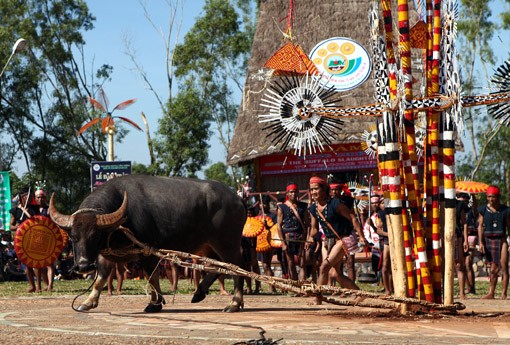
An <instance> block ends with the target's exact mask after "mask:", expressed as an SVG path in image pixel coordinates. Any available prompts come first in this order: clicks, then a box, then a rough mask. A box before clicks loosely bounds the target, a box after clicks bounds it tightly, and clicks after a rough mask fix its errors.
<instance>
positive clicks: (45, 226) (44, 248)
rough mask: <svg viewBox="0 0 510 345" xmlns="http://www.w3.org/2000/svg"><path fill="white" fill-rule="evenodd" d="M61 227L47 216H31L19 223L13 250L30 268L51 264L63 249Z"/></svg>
mask: <svg viewBox="0 0 510 345" xmlns="http://www.w3.org/2000/svg"><path fill="white" fill-rule="evenodd" d="M64 246H65V244H64V239H63V237H62V233H61V229H60V228H59V227H58V226H57V225H56V224H55V223H54V222H53V221H52V220H51V219H50V218H48V217H44V216H33V217H31V218H29V219H27V220H25V221H24V222H23V223H21V224H20V226H19V228H18V230H17V231H16V236H15V238H14V250H15V251H16V255H17V256H18V258H19V259H20V261H21V262H22V263H24V264H25V265H27V266H28V267H32V268H42V267H46V266H49V265H51V264H52V263H53V262H54V261H55V260H56V259H57V258H58V256H59V255H60V253H61V252H62V250H63V249H64Z"/></svg>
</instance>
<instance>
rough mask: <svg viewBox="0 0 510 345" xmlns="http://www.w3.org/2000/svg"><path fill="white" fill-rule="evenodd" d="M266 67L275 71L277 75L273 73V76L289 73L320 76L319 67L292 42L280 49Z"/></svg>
mask: <svg viewBox="0 0 510 345" xmlns="http://www.w3.org/2000/svg"><path fill="white" fill-rule="evenodd" d="M264 67H268V68H272V69H274V70H275V73H273V75H282V74H287V73H297V74H306V73H308V74H311V75H318V74H319V71H318V70H317V67H315V65H314V64H313V62H312V61H311V60H310V59H309V58H308V56H307V55H306V53H305V52H304V51H303V49H302V48H301V47H300V46H299V45H298V44H294V43H292V42H288V43H287V44H285V45H284V46H283V47H281V48H280V49H278V51H277V52H276V53H274V54H273V56H271V57H270V58H269V60H267V61H266V63H265V64H264Z"/></svg>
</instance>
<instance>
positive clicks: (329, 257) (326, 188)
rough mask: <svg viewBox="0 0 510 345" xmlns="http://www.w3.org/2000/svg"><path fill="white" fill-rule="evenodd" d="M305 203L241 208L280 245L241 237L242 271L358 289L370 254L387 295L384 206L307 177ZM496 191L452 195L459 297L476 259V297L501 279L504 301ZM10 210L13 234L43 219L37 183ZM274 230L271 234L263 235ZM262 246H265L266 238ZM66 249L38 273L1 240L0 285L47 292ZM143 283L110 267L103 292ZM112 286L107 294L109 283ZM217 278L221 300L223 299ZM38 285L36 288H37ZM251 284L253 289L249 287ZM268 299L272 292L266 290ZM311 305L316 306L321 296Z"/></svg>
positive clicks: (290, 194) (174, 275)
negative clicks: (481, 197)
mask: <svg viewBox="0 0 510 345" xmlns="http://www.w3.org/2000/svg"><path fill="white" fill-rule="evenodd" d="M308 190H309V196H310V200H309V202H308V203H306V202H303V201H301V200H299V197H298V196H299V195H298V194H299V186H298V185H297V184H296V183H294V182H289V183H288V184H287V186H286V191H285V200H274V199H273V200H271V198H270V197H269V196H268V195H263V196H261V197H260V200H258V201H256V202H254V203H252V204H251V206H250V207H249V208H248V217H257V218H259V219H260V220H261V221H262V223H263V224H264V227H265V228H266V230H267V232H268V233H270V234H271V236H276V237H278V238H279V239H280V240H281V241H280V243H281V245H280V246H276V247H274V248H271V249H270V250H267V249H266V250H264V251H260V252H258V251H257V238H254V237H246V236H243V238H242V243H241V250H242V254H243V259H244V260H245V264H246V267H248V268H249V269H250V270H251V271H253V272H254V273H257V274H261V273H262V274H265V275H267V276H273V275H274V274H275V272H274V271H273V266H274V262H273V261H274V260H275V259H276V260H277V262H278V264H279V266H280V268H281V275H282V276H283V277H285V278H289V279H292V280H298V281H304V280H311V281H313V282H315V283H317V284H319V285H325V284H328V285H335V284H336V283H338V284H339V285H340V286H341V287H343V288H348V289H358V285H357V284H356V279H357V276H356V275H357V270H356V266H355V261H356V259H355V254H356V253H358V252H360V251H363V250H364V251H365V252H367V253H368V252H370V253H371V265H370V267H371V269H372V271H373V274H374V276H375V278H376V280H377V283H378V284H379V285H380V288H381V290H380V292H384V293H385V294H388V295H389V294H392V293H393V283H392V276H391V273H392V268H391V257H390V242H389V235H388V227H387V223H386V213H385V200H384V197H383V196H382V194H381V193H375V192H373V193H369V196H367V197H368V198H369V202H368V203H361V202H359V200H356V199H355V198H354V197H353V195H352V194H351V191H350V190H349V188H348V187H347V185H346V184H342V183H338V182H334V183H327V181H326V180H324V179H322V178H320V177H317V176H313V177H311V178H310V180H309V185H308ZM500 195H501V192H500V190H499V188H497V187H495V186H490V187H489V188H488V189H487V191H486V196H487V204H486V205H481V206H478V201H477V198H476V197H475V195H474V194H472V195H470V194H467V193H457V197H456V200H457V201H456V214H457V217H456V231H455V240H456V242H455V243H456V245H455V262H456V271H457V277H458V284H459V297H460V299H466V298H467V295H469V294H475V293H476V284H475V272H474V270H473V262H474V260H475V257H476V256H483V257H484V260H485V262H486V264H487V266H488V268H489V276H490V287H489V292H488V294H487V295H485V296H483V297H482V298H487V299H494V298H495V295H496V286H497V283H498V279H499V278H500V277H501V281H502V284H501V285H502V288H501V298H502V299H506V298H507V290H508V282H509V274H508V272H509V268H508V266H509V265H508V263H509V261H508V260H509V257H508V251H509V246H508V236H509V234H510V208H508V207H507V206H506V205H504V204H502V203H501V201H500ZM15 201H16V206H15V207H13V208H12V209H11V211H10V214H11V220H10V231H11V234H14V233H15V232H16V231H17V229H18V228H19V226H20V224H22V223H23V222H24V221H25V220H26V219H29V218H31V217H33V216H35V215H41V216H48V205H47V200H46V191H45V188H44V184H42V183H38V184H37V185H36V188H35V192H33V193H32V192H31V191H30V189H28V190H27V189H25V190H22V191H20V193H18V195H17V197H16V200H15ZM273 226H275V227H276V228H277V232H276V234H274V233H273V232H270V230H271V228H272V227H273ZM269 240H270V239H269ZM72 265H73V257H72V250H71V246H70V244H69V245H68V247H67V248H65V249H64V250H63V252H62V253H61V255H60V256H59V258H58V259H57V260H56V261H55V262H54V263H52V264H51V265H48V266H47V267H42V268H37V269H36V268H31V267H27V266H26V265H24V264H23V263H22V262H20V260H18V258H17V256H16V252H15V250H14V247H13V242H12V238H11V239H7V238H5V237H4V238H2V241H1V246H0V268H1V270H0V281H2V280H13V281H27V282H28V291H29V292H40V291H43V288H44V290H46V291H51V290H52V289H53V282H54V280H55V279H60V278H62V279H73V278H76V277H77V276H76V275H73V273H72V272H71V268H72ZM159 273H160V275H161V276H163V277H167V278H168V280H169V281H170V286H171V287H170V291H171V292H175V291H176V290H177V284H178V281H179V279H183V278H191V279H192V280H193V281H194V286H195V287H196V286H198V283H199V280H200V272H199V271H196V270H188V269H184V268H182V267H178V266H177V265H176V264H174V263H167V262H162V263H161V265H160V272H159ZM129 278H133V279H144V278H147V277H146V273H144V272H142V271H141V269H139V268H137V264H136V263H130V264H129V265H125V264H115V263H112V274H111V275H110V277H109V279H108V293H109V294H112V293H113V291H116V293H117V294H120V293H122V284H123V281H124V280H125V279H129ZM114 279H116V280H117V287H116V289H114V287H113V280H114ZM224 279H225V277H224V276H220V279H219V283H220V284H219V287H220V293H221V294H229V292H228V291H227V290H226V288H225V285H224ZM43 283H44V286H43ZM252 285H254V286H252ZM245 292H246V293H248V294H251V293H260V292H261V285H260V282H259V281H258V280H255V282H252V281H251V279H249V278H248V279H246V290H245ZM269 292H270V293H276V292H277V291H276V289H275V288H274V287H273V286H270V287H269ZM314 303H317V304H320V303H321V296H317V298H315V301H314Z"/></svg>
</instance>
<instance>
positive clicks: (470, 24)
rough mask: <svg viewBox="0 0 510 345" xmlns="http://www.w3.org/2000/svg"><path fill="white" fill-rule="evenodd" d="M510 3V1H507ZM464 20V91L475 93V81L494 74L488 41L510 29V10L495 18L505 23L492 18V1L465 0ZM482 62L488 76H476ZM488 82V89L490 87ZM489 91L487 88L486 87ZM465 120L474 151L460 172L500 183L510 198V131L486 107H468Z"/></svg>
mask: <svg viewBox="0 0 510 345" xmlns="http://www.w3.org/2000/svg"><path fill="white" fill-rule="evenodd" d="M507 2H509V1H508V0H507ZM461 3H462V9H461V11H462V13H463V15H462V20H459V25H458V30H459V36H460V42H461V49H460V51H462V52H463V53H462V55H461V56H460V58H461V61H462V62H463V65H464V66H467V67H466V68H465V69H464V71H463V91H464V93H466V94H470V93H475V92H474V91H475V90H479V89H480V88H477V87H475V83H478V82H480V80H482V79H485V80H489V79H490V75H489V71H488V68H487V67H486V65H487V64H488V63H490V64H494V61H495V59H494V53H493V50H492V47H491V46H490V45H488V44H487V42H488V41H489V40H490V39H491V38H492V37H493V35H494V33H495V32H496V30H497V29H498V28H506V29H508V28H510V22H509V21H508V18H509V15H510V11H507V12H503V13H499V14H498V16H497V17H495V18H494V19H495V20H497V19H501V21H502V24H501V25H499V24H498V23H497V22H493V21H492V20H491V10H490V4H489V1H483V0H462V1H461ZM477 62H478V63H480V64H481V66H482V69H483V73H484V77H485V78H480V77H478V78H477V76H476V74H475V72H476V64H477ZM490 87H491V85H488V87H487V88H490ZM482 89H483V90H485V88H482ZM464 112H465V119H466V124H467V128H468V132H469V135H470V141H471V145H472V147H473V151H472V152H470V153H468V154H467V155H466V156H465V157H464V159H462V160H460V163H459V164H458V165H457V171H458V173H457V174H458V175H460V176H468V177H470V178H471V179H475V180H477V181H483V182H486V183H489V184H496V185H498V186H499V187H500V188H502V192H503V201H506V202H508V201H510V191H509V189H508V186H509V185H510V166H509V165H510V162H509V161H508V157H510V146H509V143H510V130H509V129H508V128H504V127H501V126H500V125H499V124H498V123H497V122H495V121H494V120H493V119H492V118H491V117H490V116H489V115H488V114H486V112H485V108H479V107H478V108H474V109H471V108H468V110H464Z"/></svg>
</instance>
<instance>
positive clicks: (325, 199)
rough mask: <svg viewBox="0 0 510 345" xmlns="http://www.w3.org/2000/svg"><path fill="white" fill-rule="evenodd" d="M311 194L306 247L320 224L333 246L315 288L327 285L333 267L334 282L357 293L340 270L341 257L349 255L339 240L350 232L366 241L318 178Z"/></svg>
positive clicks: (355, 222)
mask: <svg viewBox="0 0 510 345" xmlns="http://www.w3.org/2000/svg"><path fill="white" fill-rule="evenodd" d="M310 194H311V196H312V199H313V200H314V204H312V205H311V206H310V207H309V208H308V210H309V211H310V214H311V216H312V217H311V222H310V228H311V230H310V233H309V235H308V240H307V243H306V246H309V242H311V241H313V239H314V237H315V235H316V234H317V233H318V231H319V224H320V226H321V227H322V230H323V231H324V234H325V235H326V237H327V238H333V239H334V245H333V247H332V248H331V251H330V252H329V254H328V257H327V258H325V259H324V260H323V261H322V264H321V267H320V270H319V279H318V281H317V284H318V285H324V284H326V283H327V281H328V274H329V271H330V269H331V268H332V267H333V268H334V269H335V270H337V279H338V281H339V283H340V285H341V286H342V287H343V288H347V289H355V290H359V287H358V286H357V285H356V283H354V281H352V280H351V279H349V278H348V277H346V276H345V275H344V274H343V272H341V271H340V269H339V268H340V264H341V263H342V261H343V258H344V256H345V255H346V254H347V253H348V249H347V248H345V247H346V246H345V244H344V241H343V240H342V239H343V238H346V237H348V236H350V235H351V232H352V229H353V228H354V229H355V230H356V232H357V234H358V236H359V238H360V240H361V242H362V243H363V244H364V245H366V240H365V237H364V236H363V233H362V231H361V226H360V224H359V222H358V219H357V217H356V215H355V214H354V212H353V211H352V210H351V209H350V208H349V207H348V206H347V205H345V204H344V203H343V202H342V201H341V200H340V199H336V198H333V199H331V198H330V197H329V185H328V184H327V183H326V181H325V180H324V179H322V178H320V177H317V176H314V177H312V178H310ZM315 303H316V304H321V303H322V296H320V295H319V296H317V297H316V300H315Z"/></svg>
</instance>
